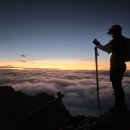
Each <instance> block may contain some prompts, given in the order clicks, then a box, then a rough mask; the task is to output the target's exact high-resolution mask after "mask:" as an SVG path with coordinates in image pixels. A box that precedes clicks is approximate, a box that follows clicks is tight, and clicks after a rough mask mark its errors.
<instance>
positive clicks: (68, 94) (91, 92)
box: [0, 69, 130, 115]
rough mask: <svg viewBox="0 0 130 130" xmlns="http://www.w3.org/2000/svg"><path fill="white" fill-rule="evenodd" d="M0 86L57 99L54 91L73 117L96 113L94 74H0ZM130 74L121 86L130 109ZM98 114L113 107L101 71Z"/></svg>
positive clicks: (17, 72) (20, 71)
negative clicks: (43, 94)
mask: <svg viewBox="0 0 130 130" xmlns="http://www.w3.org/2000/svg"><path fill="white" fill-rule="evenodd" d="M0 77H1V78H0V85H11V86H13V87H14V88H15V89H16V90H22V91H24V92H26V93H28V94H30V95H34V94H36V93H38V92H46V93H49V94H53V95H56V93H57V91H62V92H63V93H64V94H65V97H64V99H63V102H64V104H65V105H66V107H67V108H68V109H69V110H70V111H71V113H72V114H86V115H89V114H90V115H92V114H93V115H95V114H97V113H98V111H97V99H96V94H97V93H96V79H95V72H94V71H63V70H40V69H35V70H7V69H6V70H0ZM129 78H130V73H129V72H127V73H126V74H125V77H124V81H123V86H124V89H125V91H126V97H127V103H128V105H130V102H129V99H130V96H129V94H130V87H129V86H130V80H129ZM99 83H100V99H101V108H102V109H101V111H106V110H107V109H108V108H109V107H111V105H112V104H113V103H114V97H113V96H112V93H113V91H112V88H111V83H110V81H109V73H108V72H107V71H100V73H99Z"/></svg>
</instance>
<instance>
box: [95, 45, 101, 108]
mask: <svg viewBox="0 0 130 130" xmlns="http://www.w3.org/2000/svg"><path fill="white" fill-rule="evenodd" d="M94 50H95V65H96V84H97V107H98V110H100V98H99V83H98V56H99V54H98V49H97V47H95V48H94Z"/></svg>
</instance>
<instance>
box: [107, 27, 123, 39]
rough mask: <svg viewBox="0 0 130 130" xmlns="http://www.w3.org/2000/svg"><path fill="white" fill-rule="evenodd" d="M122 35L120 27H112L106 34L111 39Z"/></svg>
mask: <svg viewBox="0 0 130 130" xmlns="http://www.w3.org/2000/svg"><path fill="white" fill-rule="evenodd" d="M121 33H122V27H121V26H120V25H113V26H112V27H111V28H110V29H109V31H108V33H107V34H109V35H111V36H112V37H116V36H120V35H121Z"/></svg>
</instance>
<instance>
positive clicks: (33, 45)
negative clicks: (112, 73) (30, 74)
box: [0, 0, 130, 69]
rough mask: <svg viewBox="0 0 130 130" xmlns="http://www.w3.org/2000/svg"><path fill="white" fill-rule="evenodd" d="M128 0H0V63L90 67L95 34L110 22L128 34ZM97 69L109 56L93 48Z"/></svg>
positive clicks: (104, 32)
mask: <svg viewBox="0 0 130 130" xmlns="http://www.w3.org/2000/svg"><path fill="white" fill-rule="evenodd" d="M129 7H130V1H129V0H120V1H119V0H107V1H104V0H1V2H0V45H1V47H0V66H6V67H7V66H8V67H9V66H10V67H13V66H14V67H22V66H23V67H29V68H30V67H36V68H38V67H40V68H42V67H43V68H60V69H93V68H94V50H93V48H94V45H93V44H92V41H93V39H94V38H95V37H96V38H97V39H99V41H101V43H103V44H105V43H107V42H109V41H110V40H111V37H110V36H109V35H107V31H108V29H109V28H110V27H111V25H114V24H120V25H121V26H122V27H123V34H124V35H125V36H127V37H130V17H129V14H130V8H129ZM99 53H100V57H99V66H100V69H104V68H107V65H108V64H109V56H110V55H107V54H106V53H104V52H101V51H99Z"/></svg>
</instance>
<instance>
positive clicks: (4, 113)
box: [0, 86, 72, 130]
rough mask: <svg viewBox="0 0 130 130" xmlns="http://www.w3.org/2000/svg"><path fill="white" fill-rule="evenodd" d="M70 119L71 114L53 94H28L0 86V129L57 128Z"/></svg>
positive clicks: (34, 129)
mask: <svg viewBox="0 0 130 130" xmlns="http://www.w3.org/2000/svg"><path fill="white" fill-rule="evenodd" d="M71 121H72V116H71V114H70V113H69V112H68V111H67V110H66V109H65V107H64V106H63V104H62V102H61V101H59V99H57V98H55V97H54V96H50V95H48V94H46V93H39V94H37V95H36V96H28V95H26V94H25V93H23V92H21V91H15V90H14V89H13V88H12V87H10V86H5V87H0V129H1V130H57V129H59V128H63V127H65V126H68V125H69V123H70V122H71Z"/></svg>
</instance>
